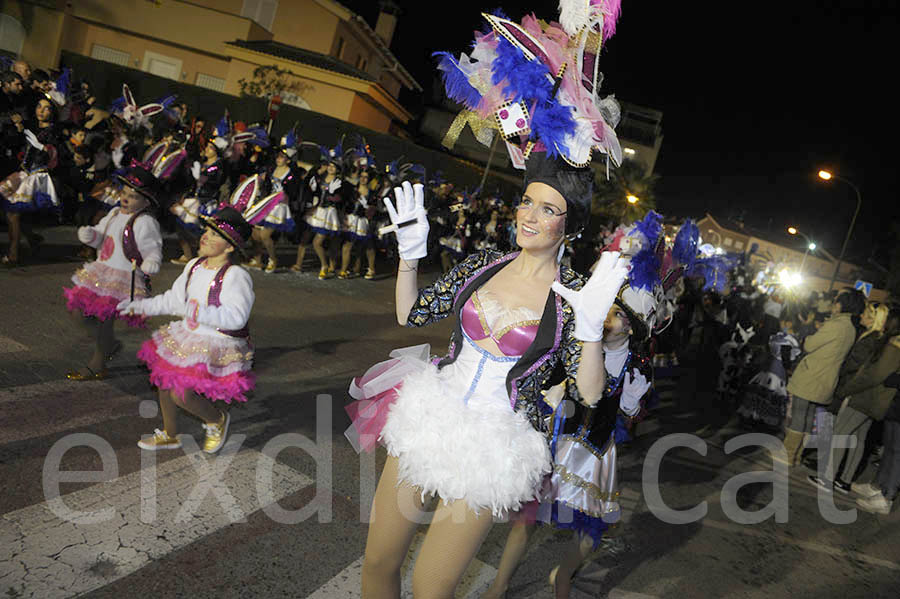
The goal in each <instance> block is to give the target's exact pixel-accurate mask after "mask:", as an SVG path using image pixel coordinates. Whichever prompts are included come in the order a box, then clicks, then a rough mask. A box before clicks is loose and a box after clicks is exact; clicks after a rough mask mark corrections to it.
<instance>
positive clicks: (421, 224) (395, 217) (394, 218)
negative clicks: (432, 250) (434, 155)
mask: <svg viewBox="0 0 900 599" xmlns="http://www.w3.org/2000/svg"><path fill="white" fill-rule="evenodd" d="M394 196H395V197H396V198H397V209H396V210H395V209H394V205H393V204H391V201H390V200H389V199H388V198H384V206H385V208H387V212H388V216H389V217H390V218H391V223H393V224H395V225H399V224H400V223H404V222H406V221H410V220H415V221H416V224H414V225H408V226H406V227H401V228H399V229H397V248H398V250H399V252H400V257H401V258H403V259H404V260H418V259H419V258H424V257H425V256H426V255H427V254H428V228H429V227H428V218H427V216H426V215H427V213H426V212H425V186H424V185H422V184H421V183H416V184H415V185H410V184H409V182H408V181H404V182H403V186H402V188H401V187H395V188H394Z"/></svg>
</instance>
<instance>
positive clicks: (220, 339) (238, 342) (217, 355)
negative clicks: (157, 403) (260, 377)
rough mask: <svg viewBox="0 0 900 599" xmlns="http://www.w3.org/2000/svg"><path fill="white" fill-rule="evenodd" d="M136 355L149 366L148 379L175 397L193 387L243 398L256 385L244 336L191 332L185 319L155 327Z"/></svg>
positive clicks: (226, 399) (220, 396) (209, 394)
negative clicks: (150, 336) (158, 327)
mask: <svg viewBox="0 0 900 599" xmlns="http://www.w3.org/2000/svg"><path fill="white" fill-rule="evenodd" d="M137 356H138V358H140V359H141V360H143V361H144V362H145V363H146V364H147V367H148V368H149V369H150V382H151V383H153V384H154V385H156V386H157V387H159V388H160V389H169V390H171V391H174V392H175V394H176V395H177V396H178V397H182V398H183V397H184V394H185V392H186V391H193V392H194V393H198V394H200V395H203V396H205V397H207V398H209V399H212V400H216V401H224V402H225V403H231V402H232V401H238V402H245V401H247V396H246V393H247V392H248V391H252V390H253V388H254V387H255V386H256V377H255V376H254V375H253V372H251V370H250V369H251V367H252V363H253V348H252V346H251V345H250V342H249V341H248V340H247V339H246V338H238V337H229V336H227V335H222V334H216V335H204V334H199V333H193V332H191V331H190V329H188V328H187V326H186V325H185V323H184V321H176V322H172V323H169V324H168V325H166V326H164V327H162V328H160V329H158V330H157V331H156V332H154V333H153V337H152V338H151V339H150V340H148V341H146V342H144V344H143V345H142V346H141V349H140V351H138V354H137Z"/></svg>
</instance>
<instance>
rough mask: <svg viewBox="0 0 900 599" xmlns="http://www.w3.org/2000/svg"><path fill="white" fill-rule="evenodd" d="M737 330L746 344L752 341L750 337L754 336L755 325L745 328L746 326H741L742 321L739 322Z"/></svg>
mask: <svg viewBox="0 0 900 599" xmlns="http://www.w3.org/2000/svg"><path fill="white" fill-rule="evenodd" d="M737 331H738V335H740V336H741V341H743V342H744V343H745V344H746V343H747V342H748V341H750V338H751V337H753V327H752V326H750V327H747V328H746V329H744V328H743V327H742V326H741V323H737Z"/></svg>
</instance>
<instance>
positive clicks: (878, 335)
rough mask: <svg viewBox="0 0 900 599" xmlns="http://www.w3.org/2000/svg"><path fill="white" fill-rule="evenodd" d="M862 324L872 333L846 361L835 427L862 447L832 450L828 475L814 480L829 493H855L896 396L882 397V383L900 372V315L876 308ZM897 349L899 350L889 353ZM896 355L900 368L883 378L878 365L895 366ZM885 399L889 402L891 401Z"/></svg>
mask: <svg viewBox="0 0 900 599" xmlns="http://www.w3.org/2000/svg"><path fill="white" fill-rule="evenodd" d="M861 322H862V324H863V325H864V326H866V327H868V328H867V330H866V331H865V332H864V333H863V334H862V335H861V336H860V338H859V340H858V341H857V342H856V344H855V345H854V346H853V349H852V350H851V351H850V354H849V355H848V357H847V359H846V360H845V361H844V365H843V366H842V367H841V379H840V381H839V383H838V387H837V389H836V391H835V394H834V396H835V399H836V401H837V403H838V405H839V406H840V411H839V412H838V415H837V419H836V420H835V423H834V435H847V436H853V437H855V438H856V444H855V445H854V446H853V447H847V444H846V443H842V444H840V445H843V447H832V448H831V451H830V452H829V456H828V458H829V459H828V460H827V461H826V462H825V465H826V466H825V469H824V470H822V469H820V470H819V474H818V475H810V476H809V482H811V483H812V484H814V485H816V486H818V487H821V488H823V489H825V490H826V491H831V490H832V489H833V490H836V491H838V492H840V493H844V494H847V493H850V490H851V488H852V485H851V483H852V481H853V477H854V475H855V474H856V470H857V468H858V467H859V464H860V462H861V461H862V457H863V453H864V451H865V442H866V435H868V434H869V429H870V428H871V427H872V423H873V422H875V421H880V420H883V419H884V416H885V413H886V412H887V410H888V408H889V407H890V398H891V397H893V394H894V393H893V390H891V391H890V392H889V393H888V392H887V391H883V392H881V393H879V387H880V385H881V383H880V382H879V381H878V379H884V378H886V377H887V376H888V375H889V374H892V373H893V372H894V371H895V370H897V367H898V366H900V340H898V339H897V337H896V336H897V335H898V334H900V310H897V309H894V310H889V309H888V307H887V306H883V305H882V306H878V307H873V306H872V305H871V304H870V305H869V306H868V307H867V308H866V310H865V311H864V312H863V315H862V319H861ZM892 347H893V350H890V351H888V350H889V349H890V348H892ZM895 353H896V354H897V356H896V357H897V361H898V364H897V366H895V367H894V368H893V370H891V368H890V365H889V366H888V367H887V370H890V372H886V373H885V374H884V376H880V374H879V372H880V369H878V368H876V367H875V366H876V364H880V363H881V362H885V361H886V362H888V363H890V364H893V362H892V360H893V357H894V354H895ZM845 367H846V368H845ZM851 369H853V370H851ZM851 395H852V397H851ZM881 395H884V396H887V401H884V398H883V397H881ZM845 398H846V399H845ZM845 458H846V459H845ZM821 459H822V457H821V456H820V460H821ZM842 461H843V468H841V470H840V472H839V473H838V472H836V470H837V468H838V467H839V466H841V462H842ZM832 478H833V481H832Z"/></svg>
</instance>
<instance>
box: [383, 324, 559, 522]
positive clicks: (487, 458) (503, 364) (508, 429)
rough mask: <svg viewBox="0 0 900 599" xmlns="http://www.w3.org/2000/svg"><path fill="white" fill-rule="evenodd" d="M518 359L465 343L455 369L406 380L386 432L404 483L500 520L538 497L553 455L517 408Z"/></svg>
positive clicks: (428, 367) (414, 375)
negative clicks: (511, 379)
mask: <svg viewBox="0 0 900 599" xmlns="http://www.w3.org/2000/svg"><path fill="white" fill-rule="evenodd" d="M517 360H518V358H516V357H498V356H494V355H492V354H490V353H489V352H486V351H485V350H483V349H481V348H480V347H478V346H477V345H475V344H474V343H473V342H472V341H471V340H470V339H469V338H468V337H466V338H465V341H464V342H463V347H462V349H461V351H460V354H459V357H458V358H457V359H456V361H455V362H453V363H452V364H449V365H447V366H445V367H444V368H442V369H440V370H438V368H437V367H436V366H435V365H432V364H427V365H426V366H425V367H424V368H423V369H421V370H420V371H418V372H413V373H412V374H409V375H407V376H406V377H405V378H404V379H403V384H402V387H401V388H400V389H399V391H398V393H397V398H396V401H395V402H394V403H393V405H391V406H390V410H389V412H388V414H387V419H386V422H385V425H384V428H383V429H382V431H381V441H382V443H383V444H384V445H385V447H386V448H387V450H388V453H389V454H390V455H392V456H394V457H396V458H397V459H398V465H399V476H400V478H401V479H402V480H404V481H406V482H408V483H409V484H412V485H415V486H417V487H419V488H420V489H421V490H422V494H423V496H424V495H430V494H436V495H438V496H439V497H440V498H441V499H442V500H443V501H444V502H445V503H449V502H451V501H455V500H460V499H462V500H465V501H466V503H467V504H468V506H469V507H470V508H471V509H472V510H475V511H480V510H482V509H489V510H491V512H492V514H493V515H495V516H498V517H500V516H503V515H504V514H505V513H506V512H508V511H515V510H518V509H519V508H520V507H521V506H522V505H523V504H525V503H528V502H529V501H532V500H533V499H535V498H537V497H538V496H539V493H540V488H541V483H542V481H543V478H544V475H545V474H547V473H549V472H550V471H551V464H550V450H549V448H548V447H547V441H546V439H545V438H544V436H543V435H542V434H541V433H539V432H538V431H536V430H535V429H534V428H533V427H532V426H531V424H530V423H529V422H528V420H527V419H526V418H525V417H524V416H522V415H521V414H519V413H517V412H515V411H514V410H513V408H512V406H511V405H510V399H509V394H508V393H507V391H506V375H507V373H508V372H509V369H510V368H512V366H513V364H515V362H516V361H517Z"/></svg>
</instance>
